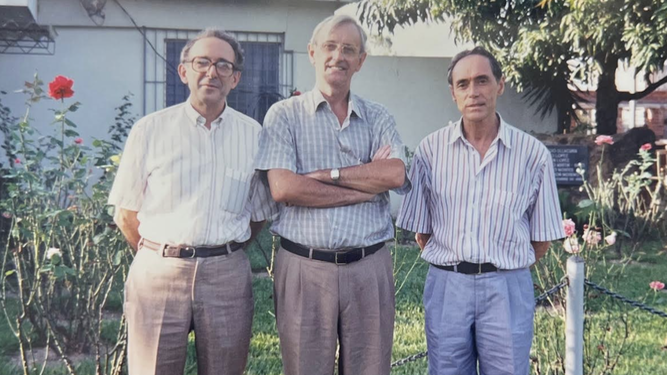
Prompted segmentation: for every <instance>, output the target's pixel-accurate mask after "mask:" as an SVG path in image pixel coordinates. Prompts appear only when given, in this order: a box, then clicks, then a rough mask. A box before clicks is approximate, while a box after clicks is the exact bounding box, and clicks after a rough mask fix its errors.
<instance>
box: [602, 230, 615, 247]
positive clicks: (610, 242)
mask: <svg viewBox="0 0 667 375" xmlns="http://www.w3.org/2000/svg"><path fill="white" fill-rule="evenodd" d="M604 241H605V242H606V243H607V245H613V244H615V243H616V232H611V234H610V235H608V236H607V237H605V238H604Z"/></svg>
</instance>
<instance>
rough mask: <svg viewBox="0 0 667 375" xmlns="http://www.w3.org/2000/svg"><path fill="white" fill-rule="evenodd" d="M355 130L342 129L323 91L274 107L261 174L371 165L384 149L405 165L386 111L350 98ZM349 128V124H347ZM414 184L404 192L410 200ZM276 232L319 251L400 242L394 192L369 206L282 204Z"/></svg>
mask: <svg viewBox="0 0 667 375" xmlns="http://www.w3.org/2000/svg"><path fill="white" fill-rule="evenodd" d="M350 108H351V111H350V114H349V125H348V126H341V125H340V123H339V122H338V119H337V118H336V115H335V114H334V113H333V111H332V110H331V107H330V106H329V103H327V101H326V100H325V99H324V97H323V96H322V94H321V93H320V92H319V91H318V90H317V89H315V90H312V91H309V92H307V93H305V94H303V95H300V96H295V97H292V98H289V99H287V100H283V101H281V102H278V103H276V104H274V105H273V106H272V107H271V108H270V109H269V112H268V113H267V114H266V117H265V119H264V128H263V129H262V133H261V135H260V140H259V149H260V150H261V152H260V154H259V155H258V157H257V159H256V161H255V168H256V169H258V170H269V169H287V170H290V171H292V172H295V173H298V174H306V173H309V172H312V171H315V170H320V169H329V168H343V167H349V166H355V165H360V164H365V163H369V162H371V160H372V158H373V155H374V154H375V153H376V152H377V150H378V149H379V148H380V147H382V146H384V145H391V147H392V153H391V156H390V157H391V158H398V159H401V160H403V162H405V146H403V143H402V142H401V139H400V137H399V135H398V132H397V131H396V123H395V121H394V118H393V117H392V116H391V115H390V114H389V112H388V111H387V110H386V108H384V107H383V106H381V105H379V104H377V103H373V102H371V101H368V100H365V99H362V98H360V97H358V96H356V95H354V94H350ZM346 123H347V122H346ZM409 189H410V182H409V181H408V179H407V178H406V183H405V184H404V185H403V186H402V187H401V188H399V189H395V190H394V191H396V192H397V193H399V194H405V192H407V191H408V190H409ZM278 210H279V215H278V218H277V219H276V220H275V221H274V222H273V225H272V226H271V230H272V231H273V232H274V233H276V234H278V235H280V236H281V237H284V238H287V239H289V240H291V241H293V242H296V243H299V244H302V245H304V246H308V247H312V248H317V249H343V248H348V247H358V246H369V245H372V244H375V243H378V242H381V241H386V240H388V239H390V238H393V236H394V227H393V225H392V221H391V215H390V212H389V192H384V193H382V194H378V195H377V196H376V197H375V198H374V199H372V200H371V201H368V202H363V203H358V204H354V205H349V206H343V207H335V208H310V207H300V206H286V205H285V204H279V206H278Z"/></svg>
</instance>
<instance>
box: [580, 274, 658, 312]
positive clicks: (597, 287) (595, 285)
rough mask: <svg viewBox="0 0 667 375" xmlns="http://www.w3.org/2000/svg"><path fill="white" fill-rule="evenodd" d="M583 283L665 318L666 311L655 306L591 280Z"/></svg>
mask: <svg viewBox="0 0 667 375" xmlns="http://www.w3.org/2000/svg"><path fill="white" fill-rule="evenodd" d="M584 284H585V285H587V286H589V287H591V288H593V289H595V290H597V291H599V292H602V293H603V294H606V295H608V296H610V297H612V298H615V299H617V300H619V301H621V302H625V303H627V304H629V305H631V306H634V307H637V308H639V309H641V310H644V311H647V312H649V313H651V314H655V315H658V316H660V317H663V318H667V313H665V312H664V311H660V310H656V309H655V308H653V307H651V306H649V305H646V304H644V303H641V302H638V301H633V300H631V299H629V298H627V297H624V296H622V295H620V294H618V293H614V292H612V291H611V290H609V289H607V288H605V287H602V286H600V285H598V284H596V283H594V282H592V281H590V280H588V279H586V280H584Z"/></svg>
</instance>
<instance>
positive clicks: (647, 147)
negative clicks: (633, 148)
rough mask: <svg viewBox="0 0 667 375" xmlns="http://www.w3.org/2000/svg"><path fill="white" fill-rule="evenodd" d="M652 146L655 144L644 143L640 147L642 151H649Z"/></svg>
mask: <svg viewBox="0 0 667 375" xmlns="http://www.w3.org/2000/svg"><path fill="white" fill-rule="evenodd" d="M652 148H653V146H651V144H650V143H644V144H643V145H642V147H640V148H639V149H640V150H642V151H648V150H650V149H652Z"/></svg>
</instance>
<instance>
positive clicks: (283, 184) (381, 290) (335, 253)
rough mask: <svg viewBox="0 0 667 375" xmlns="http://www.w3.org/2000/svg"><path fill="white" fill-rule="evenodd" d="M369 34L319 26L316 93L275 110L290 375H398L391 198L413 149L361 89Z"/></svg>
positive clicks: (270, 149) (262, 160)
mask: <svg viewBox="0 0 667 375" xmlns="http://www.w3.org/2000/svg"><path fill="white" fill-rule="evenodd" d="M365 40H366V35H365V33H364V31H363V30H362V29H361V27H360V26H359V24H358V23H357V22H356V21H355V20H354V19H353V18H351V17H349V16H332V17H329V18H327V19H325V20H324V21H323V22H322V23H320V24H319V25H318V26H317V27H316V28H315V30H314V32H313V36H312V38H311V41H310V44H309V45H308V54H309V58H310V61H311V63H312V64H313V65H314V67H315V72H316V87H315V88H314V89H313V90H312V91H310V92H307V93H305V94H303V95H301V96H296V97H292V98H290V99H288V100H284V101H282V102H278V103H276V104H275V105H274V106H273V107H271V109H270V110H269V112H268V113H267V115H266V119H265V121H264V129H263V130H262V134H261V138H260V148H261V149H262V153H261V154H260V155H259V157H258V158H257V164H256V167H257V169H258V170H263V171H268V173H267V175H268V182H269V185H270V188H271V194H272V195H273V198H274V199H275V200H276V201H277V202H278V203H279V217H278V219H277V220H275V221H274V222H273V225H272V227H271V229H272V231H273V232H275V233H277V234H278V235H280V236H281V237H282V240H281V248H280V250H279V251H278V254H277V257H276V266H275V278H274V279H275V304H276V319H277V327H278V333H279V336H280V347H281V352H282V358H283V368H284V373H285V375H320V374H321V375H331V374H333V373H334V364H335V362H336V346H337V344H339V345H340V350H339V356H338V366H339V371H338V373H339V374H359V375H362V374H363V375H387V374H388V373H389V371H390V361H391V347H392V341H393V328H394V281H393V273H392V261H391V255H390V252H389V250H388V249H387V247H386V245H385V241H386V240H388V239H390V238H392V237H393V235H394V230H393V225H392V222H391V216H390V214H389V192H388V190H394V191H397V192H399V193H403V192H405V191H407V190H409V188H410V185H409V182H408V181H407V179H406V176H405V174H406V173H405V164H404V157H405V151H404V146H403V144H402V143H401V140H400V138H399V136H398V133H397V131H396V127H395V122H394V119H393V117H392V116H391V115H390V114H389V113H388V112H387V110H386V109H385V108H384V107H383V106H381V105H379V104H377V103H373V102H371V101H368V100H365V99H362V98H360V97H359V96H357V95H354V94H352V93H351V92H350V85H351V81H352V76H353V75H354V74H355V73H356V72H357V71H359V70H360V69H361V66H362V65H363V63H364V59H365V58H366V53H365V50H364V43H365Z"/></svg>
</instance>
